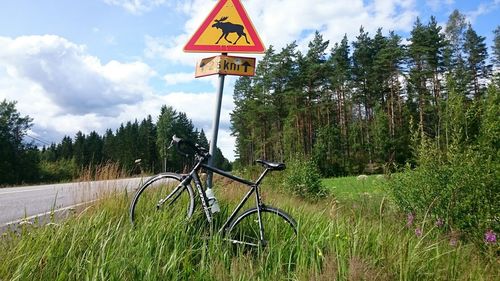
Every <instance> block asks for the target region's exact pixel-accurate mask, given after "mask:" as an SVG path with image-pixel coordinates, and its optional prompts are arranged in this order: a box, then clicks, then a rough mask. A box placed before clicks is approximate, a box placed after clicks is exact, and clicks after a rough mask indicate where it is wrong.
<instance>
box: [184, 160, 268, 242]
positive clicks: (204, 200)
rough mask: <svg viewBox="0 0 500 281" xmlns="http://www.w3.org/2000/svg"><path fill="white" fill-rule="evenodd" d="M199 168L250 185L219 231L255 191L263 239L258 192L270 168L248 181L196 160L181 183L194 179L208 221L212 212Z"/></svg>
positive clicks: (261, 232) (260, 199)
mask: <svg viewBox="0 0 500 281" xmlns="http://www.w3.org/2000/svg"><path fill="white" fill-rule="evenodd" d="M200 168H204V169H205V170H207V171H210V172H214V173H216V174H219V175H221V176H223V177H226V178H229V179H232V180H234V181H237V182H239V183H242V184H244V185H246V186H248V187H250V190H249V191H248V192H247V193H246V194H245V196H244V197H243V199H242V200H241V201H240V203H239V204H238V206H236V208H235V209H234V210H233V212H232V213H231V215H230V216H229V218H228V219H227V220H226V222H225V223H224V225H222V227H221V228H220V229H219V233H221V232H223V231H224V230H225V229H226V228H227V227H228V225H229V223H231V221H232V220H233V219H234V218H235V217H236V215H237V214H238V212H239V211H240V210H241V208H242V207H243V205H244V204H245V203H246V202H247V200H248V199H249V198H250V196H252V194H253V193H254V192H255V194H256V196H255V203H256V206H257V212H258V218H259V230H260V238H261V240H262V241H264V227H263V224H262V219H261V212H260V209H261V207H262V198H261V196H260V192H259V184H260V182H261V181H262V179H264V177H265V176H266V174H267V173H268V172H269V171H270V169H267V168H266V169H265V170H264V171H263V172H262V174H261V175H260V176H259V178H258V179H257V181H256V182H251V181H248V180H246V179H242V178H240V177H237V176H234V175H232V174H230V173H228V172H226V171H223V170H220V169H217V168H215V167H212V166H208V165H207V164H203V163H201V162H198V163H197V164H196V165H195V167H194V168H193V170H191V172H190V173H189V175H188V176H187V177H186V178H185V179H184V180H183V181H182V183H181V184H187V183H189V182H190V181H191V179H192V180H193V181H194V183H195V185H196V189H197V190H198V193H199V195H200V197H201V198H202V199H201V203H202V205H203V209H204V211H205V215H206V217H207V220H208V221H209V222H211V221H212V213H211V212H210V207H209V203H208V198H207V196H206V194H205V190H204V189H203V184H202V182H201V179H200V177H199V176H198V171H199V170H200Z"/></svg>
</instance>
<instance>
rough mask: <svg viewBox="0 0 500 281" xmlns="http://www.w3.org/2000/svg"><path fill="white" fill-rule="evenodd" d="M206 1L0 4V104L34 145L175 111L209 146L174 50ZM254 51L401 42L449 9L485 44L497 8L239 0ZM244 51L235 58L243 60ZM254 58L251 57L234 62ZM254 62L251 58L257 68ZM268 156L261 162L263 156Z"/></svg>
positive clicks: (206, 80)
mask: <svg viewBox="0 0 500 281" xmlns="http://www.w3.org/2000/svg"><path fill="white" fill-rule="evenodd" d="M216 2H217V1H215V0H186V1H181V0H74V1H70V0H15V1H14V0H0V100H3V99H7V100H9V101H17V106H16V107H17V109H18V111H19V112H20V113H21V114H22V115H23V116H24V115H29V116H30V117H31V118H33V120H34V122H33V123H34V126H33V127H32V129H31V130H30V132H29V134H28V135H29V136H30V138H29V139H28V140H31V139H32V138H35V139H36V140H35V143H36V144H37V145H43V144H44V143H51V142H56V143H58V142H60V141H61V139H62V137H63V136H65V135H68V136H71V137H74V136H75V134H76V132H78V131H82V132H83V133H87V134H88V133H90V132H91V131H97V132H99V133H100V134H103V133H104V132H105V130H106V129H108V128H111V129H113V130H115V129H116V128H118V127H119V125H120V124H121V123H126V122H127V121H133V120H134V119H137V120H139V121H141V120H142V119H144V118H145V117H147V115H151V116H152V117H153V120H157V117H158V115H159V113H160V108H161V106H162V105H170V106H172V107H174V108H175V109H176V110H177V111H181V112H185V113H186V114H187V115H188V117H189V118H190V119H191V120H192V121H193V123H194V125H195V127H197V128H199V129H203V130H204V131H205V133H206V134H207V137H208V139H209V140H210V138H211V135H212V132H211V127H212V121H213V120H212V119H213V115H214V110H215V108H214V107H215V98H216V92H217V79H218V78H217V77H216V76H209V77H203V78H197V79H195V78H194V68H195V64H196V60H199V59H201V58H204V57H209V56H213V55H214V54H209V53H206V54H203V53H201V54H200V53H197V54H193V53H184V52H183V51H182V48H183V46H184V45H185V44H186V43H187V41H188V40H189V38H190V37H191V35H192V34H194V32H195V31H196V29H197V28H198V27H199V26H200V25H201V23H202V21H203V20H204V19H205V18H206V16H207V15H208V14H209V12H210V11H211V10H212V8H213V7H214V6H215V4H216ZM241 2H242V4H243V6H244V7H245V9H246V11H247V13H248V15H249V17H250V19H251V20H252V22H253V25H254V27H255V28H256V30H257V32H258V33H259V35H260V38H261V39H262V41H263V43H264V45H266V46H269V45H273V47H274V48H275V49H276V50H280V49H281V48H282V47H284V46H285V45H286V44H288V43H291V42H292V41H296V42H297V44H298V46H299V49H300V50H302V51H305V50H307V44H308V42H309V41H310V40H311V38H312V36H313V34H314V32H315V31H316V30H318V31H320V32H321V34H322V35H323V38H324V39H325V40H330V46H333V44H334V43H335V42H340V40H341V39H342V37H343V36H344V34H347V36H348V38H349V40H350V41H353V40H354V39H355V37H356V35H357V34H358V33H359V28H360V26H364V28H365V30H366V31H369V32H370V34H372V35H373V34H374V32H375V31H376V29H377V28H379V27H382V28H383V32H384V34H387V33H388V32H389V31H390V30H394V31H395V32H396V33H398V34H400V35H402V36H404V37H406V36H408V33H409V31H410V30H411V28H412V26H413V24H414V22H415V20H416V18H417V17H420V18H421V19H422V21H423V22H424V23H425V22H427V21H428V20H429V17H430V16H431V15H434V16H435V17H436V18H437V21H438V22H439V23H440V24H442V25H444V24H445V23H446V21H447V18H448V16H449V14H450V13H451V12H452V11H453V10H454V9H458V10H459V11H460V12H461V13H463V14H465V15H466V16H467V19H468V20H469V21H470V23H471V24H472V26H473V28H474V29H475V30H476V31H477V32H478V33H479V34H480V35H481V36H485V37H486V42H487V44H488V45H489V46H491V44H492V40H493V34H492V32H493V30H494V29H495V28H496V26H498V25H499V24H500V20H499V19H500V0H336V1H335V0H241ZM243 55H245V54H243ZM245 56H253V57H257V60H258V59H259V58H260V57H261V56H259V55H251V54H248V55H245ZM257 63H258V62H257ZM235 80H236V77H229V78H227V79H226V84H225V87H224V96H223V100H222V112H221V117H220V118H221V123H220V130H219V139H218V146H219V147H220V148H221V150H222V152H223V154H224V156H225V157H226V158H228V159H229V160H234V158H235V155H234V154H235V153H234V142H235V138H234V137H233V136H231V131H230V113H231V111H232V110H233V108H234V103H233V99H232V93H233V88H234V82H235ZM271 160H272V159H271Z"/></svg>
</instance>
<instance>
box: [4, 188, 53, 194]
mask: <svg viewBox="0 0 500 281" xmlns="http://www.w3.org/2000/svg"><path fill="white" fill-rule="evenodd" d="M49 188H50V187H48V188H36V189H27V190H16V191H7V192H1V191H0V195H2V194H12V193H21V192H30V191H38V190H47V189H49Z"/></svg>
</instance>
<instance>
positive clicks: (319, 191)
mask: <svg viewBox="0 0 500 281" xmlns="http://www.w3.org/2000/svg"><path fill="white" fill-rule="evenodd" d="M286 165H287V168H286V170H285V175H284V180H283V185H284V188H285V189H286V190H288V191H291V192H292V193H293V194H295V195H298V196H301V197H305V198H310V199H318V198H320V197H324V196H325V195H326V189H325V187H324V186H323V184H322V183H321V175H320V173H319V169H318V167H317V166H316V163H315V162H314V161H312V160H304V159H299V158H294V159H291V160H289V161H288V162H287V163H286Z"/></svg>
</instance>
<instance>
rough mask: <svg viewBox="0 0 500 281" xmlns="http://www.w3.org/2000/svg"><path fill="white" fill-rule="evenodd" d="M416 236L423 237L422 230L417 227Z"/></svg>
mask: <svg viewBox="0 0 500 281" xmlns="http://www.w3.org/2000/svg"><path fill="white" fill-rule="evenodd" d="M415 235H417V237H420V236H422V229H420V228H418V227H417V228H416V229H415Z"/></svg>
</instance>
